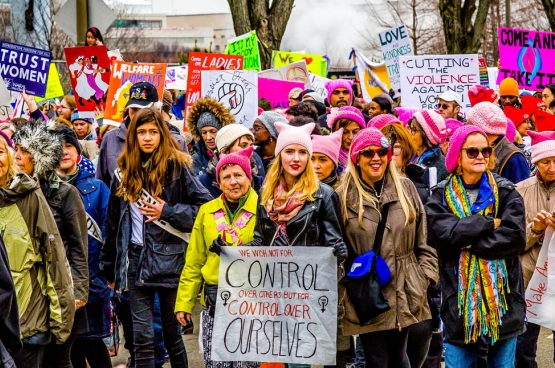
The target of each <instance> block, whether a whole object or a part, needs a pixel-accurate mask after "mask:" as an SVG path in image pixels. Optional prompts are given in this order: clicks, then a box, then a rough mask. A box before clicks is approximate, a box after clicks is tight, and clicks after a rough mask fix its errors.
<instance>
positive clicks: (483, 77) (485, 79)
mask: <svg viewBox="0 0 555 368" xmlns="http://www.w3.org/2000/svg"><path fill="white" fill-rule="evenodd" d="M478 67H479V68H480V84H481V85H482V86H485V87H488V88H489V75H488V65H487V64H486V59H484V58H479V59H478Z"/></svg>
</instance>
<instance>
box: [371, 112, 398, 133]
mask: <svg viewBox="0 0 555 368" xmlns="http://www.w3.org/2000/svg"><path fill="white" fill-rule="evenodd" d="M391 124H401V125H403V123H402V122H401V121H400V120H399V119H397V118H396V117H395V115H391V114H380V115H377V116H374V117H373V118H372V119H370V121H369V122H368V128H376V129H378V130H381V129H382V128H383V127H384V126H386V125H391Z"/></svg>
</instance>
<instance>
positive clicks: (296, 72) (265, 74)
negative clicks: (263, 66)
mask: <svg viewBox="0 0 555 368" xmlns="http://www.w3.org/2000/svg"><path fill="white" fill-rule="evenodd" d="M258 75H259V76H260V77H262V78H268V79H276V80H284V81H290V82H302V83H304V88H305V89H308V88H311V87H312V86H311V84H310V79H309V78H308V69H307V68H306V62H305V61H304V60H301V61H298V62H296V63H293V64H289V65H285V66H282V67H280V68H277V69H267V70H263V71H261V72H260V73H258Z"/></svg>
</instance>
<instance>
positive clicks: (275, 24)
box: [228, 0, 295, 69]
mask: <svg viewBox="0 0 555 368" xmlns="http://www.w3.org/2000/svg"><path fill="white" fill-rule="evenodd" d="M294 1H295V0H273V1H272V6H270V1H269V0H228V3H229V7H230V9H231V16H232V17H233V28H234V29H235V34H236V35H237V36H239V35H242V34H245V33H247V32H250V31H252V30H255V31H256V35H257V36H258V39H259V41H258V50H259V51H260V61H261V64H262V69H269V68H270V64H271V62H272V50H279V47H280V45H281V39H282V38H283V34H284V33H285V28H286V27H287V22H288V21H289V17H290V16H291V11H292V10H293V3H294Z"/></svg>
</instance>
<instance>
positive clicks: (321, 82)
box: [308, 73, 331, 99]
mask: <svg viewBox="0 0 555 368" xmlns="http://www.w3.org/2000/svg"><path fill="white" fill-rule="evenodd" d="M308 75H309V80H310V84H311V85H312V89H313V90H315V91H316V92H318V93H319V94H320V96H322V97H323V98H324V99H326V98H327V97H328V90H327V89H326V83H328V82H329V81H331V79H328V78H324V77H320V76H319V75H316V74H312V73H309V74H308Z"/></svg>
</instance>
